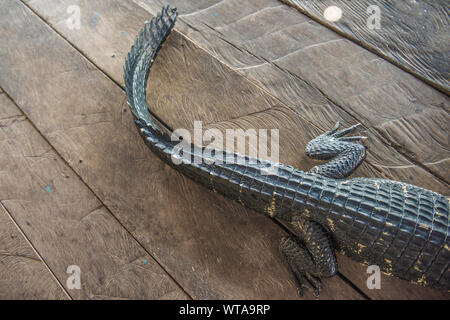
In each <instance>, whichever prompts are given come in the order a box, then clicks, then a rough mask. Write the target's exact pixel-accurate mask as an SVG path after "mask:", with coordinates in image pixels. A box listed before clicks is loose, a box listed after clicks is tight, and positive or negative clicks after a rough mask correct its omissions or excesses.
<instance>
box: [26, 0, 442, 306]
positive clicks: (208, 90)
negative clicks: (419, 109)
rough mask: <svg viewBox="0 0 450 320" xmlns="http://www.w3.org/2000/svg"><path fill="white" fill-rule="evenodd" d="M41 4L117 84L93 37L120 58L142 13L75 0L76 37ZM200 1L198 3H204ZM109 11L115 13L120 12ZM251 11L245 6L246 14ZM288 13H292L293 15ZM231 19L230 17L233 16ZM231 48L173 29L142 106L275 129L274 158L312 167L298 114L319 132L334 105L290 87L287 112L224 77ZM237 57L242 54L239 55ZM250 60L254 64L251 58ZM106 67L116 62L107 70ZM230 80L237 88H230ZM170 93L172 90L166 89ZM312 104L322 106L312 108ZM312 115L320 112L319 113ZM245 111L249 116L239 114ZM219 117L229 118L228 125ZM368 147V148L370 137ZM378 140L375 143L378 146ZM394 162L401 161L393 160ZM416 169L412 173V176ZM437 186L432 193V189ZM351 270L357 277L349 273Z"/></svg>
mask: <svg viewBox="0 0 450 320" xmlns="http://www.w3.org/2000/svg"><path fill="white" fill-rule="evenodd" d="M258 3H260V2H258ZM47 4H48V2H45V3H44V2H42V1H34V2H33V3H32V6H33V8H34V9H36V10H37V12H39V14H41V15H42V16H43V17H45V18H46V19H49V22H50V24H52V25H53V26H55V27H57V28H58V31H59V32H61V33H62V34H63V35H64V36H65V37H66V38H67V39H69V40H70V41H71V42H73V43H74V44H75V45H76V46H77V47H78V48H79V49H80V50H81V51H83V52H84V53H85V54H86V55H87V56H88V57H89V58H90V59H92V60H93V61H95V63H96V64H97V65H99V66H101V68H102V69H103V70H105V72H106V73H107V74H108V75H109V76H111V77H112V78H113V79H114V80H116V81H117V82H119V83H121V81H122V80H121V77H122V73H121V70H120V73H119V74H118V73H117V72H116V71H115V70H119V69H120V68H119V66H118V65H120V66H121V65H122V62H121V61H120V62H117V61H116V60H114V59H106V60H105V58H104V57H105V56H106V53H105V51H102V50H103V48H102V47H100V46H96V41H95V37H97V36H98V35H97V32H100V33H101V36H102V38H103V39H108V41H107V42H108V43H113V44H114V46H115V47H114V50H113V51H114V52H116V57H124V56H125V54H126V53H127V51H128V50H129V46H130V45H131V43H132V40H131V39H130V40H129V41H130V43H129V44H128V45H127V44H126V43H125V44H124V43H123V41H117V36H116V35H117V34H119V33H122V31H123V30H124V29H123V28H124V21H139V17H142V16H145V17H146V18H145V19H148V17H147V16H146V15H145V14H143V13H142V11H140V10H138V8H133V7H132V6H131V7H127V9H126V8H124V7H123V6H122V4H119V3H117V4H116V3H115V2H114V1H112V2H108V4H107V5H105V4H102V2H101V1H96V2H95V3H89V4H88V3H86V2H84V1H79V2H77V4H78V5H80V7H81V8H82V10H83V11H84V12H87V16H88V17H89V16H91V15H92V14H93V13H94V12H97V13H98V14H99V16H100V19H99V21H98V24H97V25H96V28H95V29H91V30H90V32H89V33H88V34H86V33H83V34H80V33H78V32H76V31H71V30H68V29H67V28H66V27H65V24H64V19H66V16H64V14H63V9H64V6H63V7H62V8H61V7H59V8H58V6H57V5H56V3H53V5H51V6H50V5H49V6H48V8H47ZM203 4H204V5H205V3H203ZM176 5H177V6H178V7H180V6H181V9H183V7H182V5H183V3H182V2H180V3H176ZM278 6H279V4H278ZM117 8H120V10H118V9H117ZM246 8H247V7H239V6H237V9H236V8H235V9H236V10H235V11H233V7H232V6H228V7H227V9H229V10H231V12H233V13H235V14H238V13H239V14H240V13H241V11H239V10H241V9H242V10H244V11H243V12H244V13H248V10H247V11H245V10H246ZM147 9H148V8H147ZM251 9H252V8H251V6H250V10H251ZM155 10H159V7H158V6H155ZM266 11H267V10H266ZM118 12H121V14H118ZM122 14H123V17H122ZM296 14H297V15H298V13H296ZM224 16H225V18H224V19H227V17H226V15H224V14H219V15H218V17H222V18H223V17H224ZM125 17H126V18H125ZM131 17H133V18H131ZM228 19H231V17H228ZM234 19H237V18H236V17H234ZM86 23H87V22H86ZM127 23H129V22H127ZM179 23H180V24H181V28H184V27H185V28H187V29H186V30H188V31H189V30H191V31H190V32H192V29H193V28H191V29H189V27H188V26H185V25H183V18H182V19H181V20H180V22H179ZM183 26H184V27H183ZM126 27H128V28H131V29H125V31H127V33H129V34H135V33H137V32H138V30H139V28H140V25H139V23H138V22H137V23H136V24H135V25H134V26H132V25H130V24H127V25H126ZM197 27H198V28H201V27H200V26H196V27H195V29H197ZM105 29H111V30H110V32H108V33H106V32H104V30H105ZM121 30H122V31H121ZM128 30H131V31H128ZM183 30H184V29H183ZM203 31H204V33H202V34H201V35H202V36H205V37H207V36H210V35H209V34H208V32H207V31H205V30H203ZM88 37H92V39H89V40H87V39H86V38H88ZM211 41H212V44H214V43H217V41H215V40H211ZM86 43H88V44H86ZM232 47H233V46H232V45H230V44H227V43H225V42H223V43H222V46H220V47H215V48H214V49H215V50H216V51H214V52H212V51H208V52H203V51H202V50H198V48H197V47H196V45H194V44H193V43H192V41H191V39H187V40H186V39H185V38H183V37H180V36H179V34H178V33H177V32H175V33H174V34H173V35H172V36H171V37H170V38H169V39H168V43H167V45H166V48H165V49H163V50H162V51H161V53H160V57H159V58H158V63H156V64H155V65H154V67H153V68H154V69H152V74H151V75H150V77H151V78H150V80H149V86H150V92H149V94H150V101H149V103H150V105H151V108H152V110H153V111H154V110H157V114H158V116H160V117H162V118H163V119H164V120H165V121H166V122H167V123H169V124H170V125H171V126H173V127H175V128H177V127H187V128H189V127H191V125H192V122H193V120H198V119H202V120H204V119H206V121H205V122H206V123H208V122H213V123H211V124H210V126H205V129H206V128H209V127H211V126H214V127H215V128H219V129H221V130H225V129H226V128H233V127H239V128H244V129H245V128H248V127H252V128H280V144H281V146H280V150H283V152H282V154H281V155H280V157H281V160H282V161H283V162H286V163H289V164H292V165H295V166H297V167H299V168H302V169H307V168H310V167H311V166H312V165H313V164H314V162H313V161H311V160H310V159H309V158H307V157H306V156H305V155H304V153H303V152H301V151H300V152H299V151H297V150H299V149H302V148H303V147H304V145H305V144H306V142H307V141H308V140H309V139H311V138H312V137H313V136H315V135H316V134H318V133H319V132H320V130H318V129H317V126H315V125H312V123H311V121H309V120H307V119H305V118H303V117H302V115H304V113H305V109H306V110H307V111H308V110H309V114H308V115H309V116H311V119H313V120H314V123H318V124H319V125H320V126H322V127H323V125H322V123H329V124H330V125H332V124H333V123H332V121H334V120H335V119H336V110H337V111H339V108H338V107H336V106H334V107H333V106H332V105H330V104H328V105H326V104H327V103H328V100H327V97H326V96H324V95H323V94H322V96H321V95H320V91H318V90H317V89H314V88H312V89H311V88H310V87H308V88H305V87H303V88H302V87H301V86H299V87H298V88H299V89H301V90H302V92H301V94H299V97H297V98H296V99H297V100H299V99H306V100H305V101H303V102H302V101H300V102H298V103H299V105H298V106H295V105H294V107H291V106H292V105H293V104H294V102H295V100H294V97H293V96H292V95H291V97H292V101H291V100H289V101H288V103H289V105H288V104H284V103H283V102H282V101H280V99H277V98H275V97H274V96H272V95H270V94H268V93H267V92H265V91H264V90H262V88H260V87H258V86H255V82H249V81H244V80H245V79H242V78H241V77H239V76H237V75H236V73H235V72H230V69H229V68H228V65H224V64H225V62H226V61H227V60H224V59H226V58H230V60H233V59H237V58H236V55H232V54H231V53H232V51H231V50H232V49H230V48H232ZM220 50H224V51H226V52H228V53H230V52H231V53H230V54H229V55H220V56H219V58H218V59H221V62H222V63H218V61H217V60H215V59H211V54H213V53H217V52H220ZM227 50H228V51H227ZM239 52H241V53H242V51H239ZM249 57H252V56H251V55H246V56H245V58H249ZM239 58H240V57H239ZM249 59H250V58H249ZM252 59H253V60H254V59H256V58H252ZM224 61H225V62H224ZM233 61H234V60H233ZM236 61H237V60H236ZM239 61H241V62H243V63H244V62H245V63H249V62H252V61H251V59H250V60H248V59H247V60H245V59H240V60H239ZM113 64H114V65H116V64H118V65H117V66H115V67H113V66H112V65H113ZM171 70H174V71H171ZM273 70H276V69H273ZM273 70H272V71H273ZM218 75H220V79H219V80H218V78H217V77H218ZM266 76H268V77H269V79H270V74H266ZM284 76H285V77H288V78H289V77H290V78H289V79H291V78H292V76H289V75H287V76H286V74H284ZM167 78H170V84H167V82H165V81H162V80H161V79H167ZM260 80H261V79H260ZM297 80H298V79H297ZM283 81H286V79H284V78H282V77H281V75H280V78H277V79H276V81H274V82H273V83H277V82H278V83H283ZM230 82H231V83H230ZM233 83H234V84H237V85H236V86H235V87H233ZM236 87H237V88H236ZM173 88H177V89H176V90H173ZM266 89H267V88H266ZM313 89H314V90H313ZM192 92H195V93H196V94H195V97H192ZM291 93H292V92H291ZM229 97H233V99H234V100H235V101H233V99H229ZM308 99H309V100H308ZM285 101H286V100H285ZM155 102H157V103H155ZM321 104H325V107H323V106H321ZM319 107H321V108H322V109H320V110H316V109H317V108H319ZM313 108H315V109H313ZM318 111H320V112H322V114H320V113H319V112H318ZM246 114H252V115H251V116H246ZM340 116H342V118H339V119H340V120H342V119H345V121H346V122H347V123H350V122H352V121H354V120H353V119H352V118H351V117H349V116H348V115H346V114H345V113H341V114H340ZM223 119H230V121H226V120H223ZM345 121H344V122H345ZM353 123H354V122H353ZM371 143H373V141H372V140H371ZM378 143H380V144H381V142H378ZM299 145H301V147H300V148H299V147H298V146H299ZM382 146H384V148H386V146H385V145H383V144H382ZM388 150H391V149H388ZM385 154H388V155H391V154H392V152H390V153H389V152H386V151H384V153H383V154H381V157H382V159H384V158H383V157H384V156H385ZM398 157H400V156H399V155H398V154H397V153H394V155H391V156H390V160H389V161H398V160H397V158H398ZM400 161H403V159H402V158H401V157H400ZM381 163H383V162H381ZM388 163H389V162H388ZM389 167H393V166H389ZM378 169H379V170H380V171H381V167H380V168H378V167H376V169H374V167H373V166H372V167H371V166H368V165H364V166H363V167H362V168H360V169H359V170H358V172H357V175H366V176H383V174H381V173H380V172H379V171H378ZM388 169H389V173H392V172H397V174H396V175H397V177H403V179H401V180H405V181H408V179H409V176H412V178H415V179H416V181H417V183H416V184H422V185H427V183H430V184H429V186H430V187H431V186H432V185H433V184H436V182H433V178H432V177H431V178H430V175H426V174H425V173H424V172H423V170H421V169H420V168H419V169H418V168H416V167H415V166H414V164H410V163H408V165H407V166H406V168H404V166H399V168H396V167H394V168H393V169H392V168H386V169H385V173H384V175H387V173H386V172H387V171H388ZM406 169H407V170H406ZM417 172H418V173H419V174H417ZM420 174H422V175H420ZM417 175H418V176H419V178H420V177H421V178H422V179H423V181H419V179H418V177H417ZM435 187H436V186H435ZM437 189H438V190H439V184H438V187H437ZM441 189H442V190H445V191H447V188H446V187H445V186H442V187H441ZM340 270H341V271H342V273H344V274H345V275H346V276H347V277H348V278H349V279H351V280H352V281H353V278H354V279H355V281H357V282H358V284H359V285H360V288H361V289H362V290H366V291H367V292H366V293H367V294H369V295H370V296H371V297H374V298H383V297H384V296H385V294H384V292H385V290H386V291H389V293H390V296H396V297H397V298H408V294H405V292H409V291H414V292H415V294H414V295H409V296H410V297H414V296H416V295H419V296H422V298H429V297H433V296H435V297H442V293H441V292H439V291H433V290H431V291H428V290H427V289H422V288H418V287H416V286H413V285H410V284H408V283H404V282H403V281H400V282H396V281H395V280H393V282H392V283H393V284H390V283H391V281H390V280H389V279H392V278H391V277H386V278H385V279H386V280H383V284H384V285H383V288H384V290H382V291H370V290H368V289H367V288H366V286H365V282H364V281H361V279H363V278H367V274H366V271H365V268H364V267H362V266H359V265H358V264H355V263H351V262H349V261H347V260H343V262H342V263H341V265H340ZM356 273H358V274H357V275H356Z"/></svg>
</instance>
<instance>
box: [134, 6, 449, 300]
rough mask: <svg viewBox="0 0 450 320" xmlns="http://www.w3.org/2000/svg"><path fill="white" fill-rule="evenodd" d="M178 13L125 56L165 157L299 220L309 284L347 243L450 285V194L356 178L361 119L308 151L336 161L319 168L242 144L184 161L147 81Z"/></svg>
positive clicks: (298, 248) (356, 252) (146, 127)
mask: <svg viewBox="0 0 450 320" xmlns="http://www.w3.org/2000/svg"><path fill="white" fill-rule="evenodd" d="M176 17H177V13H176V10H175V9H171V8H169V7H167V8H164V9H163V11H162V13H161V14H160V15H158V17H156V18H154V19H153V20H152V22H150V23H147V24H146V25H145V27H144V29H143V31H142V32H141V33H140V35H139V36H138V37H137V40H136V43H135V45H134V46H133V47H132V50H131V52H130V53H129V54H128V57H127V59H126V64H125V84H126V92H127V101H128V104H129V106H130V108H131V110H132V112H133V114H134V116H135V117H136V124H137V126H138V127H139V129H140V132H141V135H142V136H143V138H144V140H145V142H146V144H147V145H148V146H149V148H150V149H151V150H152V151H153V152H154V153H155V154H156V155H157V156H158V157H159V158H160V159H162V160H163V161H164V162H166V163H167V164H169V165H170V166H172V167H173V168H175V169H176V170H178V171H180V172H181V173H183V174H184V175H185V176H187V177H189V178H191V179H193V180H194V181H196V182H198V183H200V184H201V185H203V186H205V187H206V188H208V189H210V190H213V191H215V192H218V193H220V194H222V195H224V196H225V197H227V198H230V199H232V200H236V201H238V202H239V203H241V204H243V205H244V206H246V207H248V208H251V209H254V210H255V211H257V212H260V213H263V214H265V215H267V216H270V217H271V218H275V219H280V220H283V221H287V222H289V223H290V224H291V226H292V228H293V229H294V230H295V234H296V236H297V238H294V239H291V238H286V239H283V241H282V243H281V245H280V251H281V253H282V256H283V257H284V258H285V260H286V262H287V264H288V267H289V268H290V269H291V271H292V272H293V274H294V277H295V278H296V280H297V281H298V284H299V285H300V286H301V287H309V288H312V289H314V290H315V291H317V292H318V291H320V278H321V277H328V276H332V275H334V274H335V273H336V271H337V263H336V258H335V256H334V250H338V251H340V252H342V253H343V254H345V255H346V256H349V257H350V258H352V259H355V260H357V261H360V262H363V263H365V264H368V265H378V266H379V267H380V269H381V270H382V271H384V272H385V273H388V274H392V275H395V276H398V277H400V278H402V279H406V280H409V281H412V282H415V283H418V284H421V285H429V286H433V287H438V288H444V289H447V290H448V289H450V271H449V262H450V251H449V247H450V239H449V236H448V235H449V229H450V223H449V200H448V199H447V198H446V197H445V196H443V195H441V194H438V193H435V192H433V191H429V190H425V189H423V188H419V187H416V186H413V185H409V184H406V183H401V182H396V181H392V180H384V179H371V178H353V179H346V177H347V176H348V175H349V174H351V172H353V170H354V169H355V168H356V167H357V166H358V165H359V164H360V163H361V162H362V161H363V160H364V157H365V148H364V147H363V146H362V145H360V144H357V143H354V142H353V141H354V140H357V139H358V138H361V137H342V136H343V135H344V134H346V133H348V132H350V131H352V130H353V129H354V127H352V128H349V129H344V130H341V131H338V126H337V127H336V128H334V129H333V130H331V131H329V132H326V133H325V134H323V135H321V136H319V137H318V138H316V139H314V140H312V141H311V142H310V143H309V144H308V146H307V150H306V151H307V154H308V155H309V156H311V157H314V158H317V159H323V160H330V161H329V162H327V163H325V164H322V165H319V166H316V167H314V168H312V169H311V170H310V171H309V172H304V171H302V170H299V169H296V168H294V167H291V166H288V165H284V164H273V163H269V162H267V161H264V160H261V159H254V158H250V157H246V156H240V155H237V154H232V153H226V155H227V156H228V157H232V158H234V159H235V161H233V163H229V161H227V162H226V163H221V162H220V161H219V162H218V161H215V162H213V163H211V161H209V162H208V161H201V162H200V163H196V162H195V161H184V162H182V163H181V164H178V165H175V164H174V162H173V159H174V158H177V157H178V158H179V155H178V150H177V148H176V146H177V145H178V144H179V142H178V141H171V138H170V136H169V135H168V134H166V133H163V132H162V131H161V130H159V129H158V127H157V126H156V125H155V123H154V122H153V120H152V117H151V115H150V113H149V111H148V109H147V105H146V99H145V97H146V92H145V88H146V81H147V77H148V72H149V69H150V67H151V65H152V63H153V60H154V58H155V57H156V54H157V51H158V50H159V48H160V46H161V44H162V43H163V41H164V40H165V38H166V37H167V35H168V34H169V33H170V31H171V29H172V27H173V25H174V23H175V20H176ZM188 150H190V151H188V153H187V154H186V152H185V153H184V154H183V158H184V159H186V158H191V159H194V158H195V157H200V158H202V156H203V155H204V153H203V152H204V151H205V149H204V148H198V147H194V146H190V147H189V148H188ZM220 155H222V153H221V152H219V153H216V154H213V157H218V156H220ZM202 159H203V160H204V158H202ZM214 159H216V158H214ZM238 159H239V160H240V161H238ZM267 166H271V168H273V167H276V169H277V173H276V174H275V175H270V174H264V170H265V169H266V168H267Z"/></svg>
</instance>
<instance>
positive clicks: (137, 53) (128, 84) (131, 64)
mask: <svg viewBox="0 0 450 320" xmlns="http://www.w3.org/2000/svg"><path fill="white" fill-rule="evenodd" d="M177 16H178V13H177V9H176V8H171V7H170V6H167V7H164V8H163V9H162V11H161V13H159V14H158V16H156V17H154V18H152V20H151V21H150V22H146V23H145V26H144V28H143V29H142V31H141V32H140V33H139V35H138V36H137V37H136V41H135V43H134V45H133V46H132V47H131V50H130V52H129V53H128V55H127V57H126V59H125V66H124V82H125V91H126V98H127V102H128V105H129V106H130V109H131V112H132V113H133V115H134V116H135V118H136V123H137V125H138V126H139V127H141V128H143V127H145V128H148V129H151V130H152V131H154V132H155V133H160V134H163V133H162V132H161V131H160V129H158V127H157V126H156V124H155V123H154V121H153V120H152V117H151V115H150V112H149V111H148V108H147V103H146V101H145V98H146V85H147V77H148V73H149V71H150V67H151V66H152V63H153V60H154V59H155V57H156V55H157V54H158V51H159V49H160V48H161V45H162V43H163V42H164V41H165V40H166V37H167V36H168V35H169V33H170V31H171V30H172V28H173V26H174V25H175V20H176V19H177Z"/></svg>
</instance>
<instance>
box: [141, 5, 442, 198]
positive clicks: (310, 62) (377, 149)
mask: <svg viewBox="0 0 450 320" xmlns="http://www.w3.org/2000/svg"><path fill="white" fill-rule="evenodd" d="M136 2H138V3H139V4H140V5H142V6H143V7H144V8H146V9H147V10H149V12H152V13H154V12H157V10H159V7H160V6H161V4H160V1H157V0H139V1H137V0H136ZM168 2H169V3H171V4H173V5H175V6H177V7H178V8H179V11H180V18H179V22H178V24H177V26H176V28H177V30H179V31H180V32H181V33H183V34H184V35H186V36H187V37H188V38H190V39H192V41H194V42H195V44H196V45H198V46H200V47H201V48H202V49H204V50H206V51H207V52H208V53H209V54H211V55H212V56H214V57H216V58H217V59H218V60H219V61H220V62H222V63H223V64H225V65H227V66H228V67H229V68H231V69H233V70H235V71H237V72H238V73H240V74H242V75H243V76H244V77H246V78H247V79H249V80H250V81H252V82H254V83H256V84H257V85H258V86H261V87H262V89H264V90H265V91H267V92H269V93H270V95H272V96H273V97H274V98H276V99H278V100H279V102H280V103H282V104H284V105H286V106H287V107H289V108H292V109H294V110H295V111H296V113H298V114H299V116H300V117H303V118H304V119H305V120H306V121H308V122H310V123H311V124H312V125H314V126H316V127H318V128H319V129H320V130H322V131H324V130H327V129H328V128H330V127H333V125H334V123H335V122H336V121H337V120H339V121H341V122H342V123H344V124H345V125H350V124H354V123H357V122H361V123H362V124H363V129H364V132H363V133H364V135H366V136H368V137H369V140H368V141H367V145H368V147H369V153H368V158H367V162H368V163H369V164H371V165H372V167H373V168H374V169H375V170H377V171H380V172H382V173H383V174H384V175H386V176H388V177H390V178H393V179H396V180H400V181H405V182H408V183H412V184H416V185H419V186H422V187H425V188H428V189H432V190H435V191H437V192H440V193H443V194H448V192H449V191H448V190H449V189H448V181H449V180H450V178H449V175H448V172H447V171H446V170H445V169H446V168H448V163H449V161H450V153H449V149H448V138H447V135H446V132H447V131H448V129H449V123H450V122H449V115H448V111H447V110H448V102H449V99H448V97H447V96H445V95H444V94H442V93H440V92H439V91H437V90H435V89H433V88H432V87H430V86H428V85H426V84H424V83H423V82H422V81H420V80H418V79H416V78H414V77H413V76H411V75H410V74H408V73H406V72H404V71H402V70H400V69H399V68H397V67H395V66H393V65H392V64H390V63H389V62H387V61H385V60H383V59H381V58H380V57H378V56H376V55H375V54H373V53H371V52H369V51H367V50H366V49H364V48H361V47H359V46H358V45H356V44H354V43H352V42H351V41H349V40H346V39H345V38H343V37H341V36H339V35H338V34H336V33H334V32H332V31H330V30H328V29H326V28H324V27H323V26H321V25H320V24H318V23H316V22H314V21H312V20H311V19H310V18H308V17H306V16H304V15H302V14H300V13H299V12H298V11H296V10H294V9H292V8H289V7H288V6H283V5H280V3H279V2H278V1H274V0H264V1H258V2H252V3H248V4H247V3H246V4H243V3H242V2H240V1H235V0H225V1H220V2H219V1H217V0H216V1H209V2H208V5H209V6H208V7H198V6H197V4H196V3H193V2H187V1H168ZM230 8H233V9H230ZM269 21H270V23H269ZM164 61H165V60H164ZM161 68H162V69H163V68H165V66H162V67H161ZM155 73H156V72H155ZM155 73H154V74H155ZM149 83H150V84H149V86H151V84H152V82H149ZM392 106H395V108H393V107H392ZM168 108H169V106H167V105H164V111H162V110H161V109H158V105H154V107H152V110H154V111H155V112H156V113H157V114H164V115H165V116H166V117H171V118H173V119H174V121H176V120H175V118H176V119H179V109H180V108H179V107H173V105H172V109H170V112H169V111H168ZM241 108H242V106H241ZM262 108H265V106H263V107H262ZM210 112H211V111H210V110H208V109H205V110H204V113H205V116H206V117H209V113H210ZM430 114H432V115H433V116H431V117H430V116H429V115H430ZM172 115H175V116H172ZM205 116H204V117H205ZM164 120H166V122H168V123H171V120H172V119H166V118H164ZM217 120H218V121H222V120H227V119H221V118H219V119H217ZM402 120H404V122H406V123H408V124H409V123H410V122H414V123H415V126H416V127H417V125H419V124H420V130H412V131H411V130H409V128H410V127H409V125H408V126H406V127H405V126H401V121H402ZM441 129H443V130H441ZM388 132H389V133H388ZM392 132H395V133H396V134H390V133H392ZM296 134H297V135H301V134H302V132H298V133H296ZM414 134H415V135H414ZM404 137H409V139H405V138H404Z"/></svg>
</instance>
